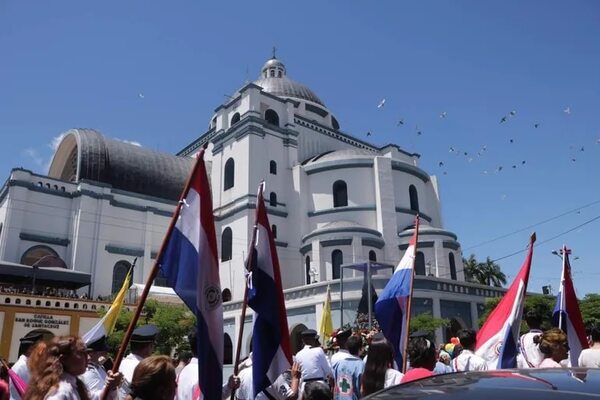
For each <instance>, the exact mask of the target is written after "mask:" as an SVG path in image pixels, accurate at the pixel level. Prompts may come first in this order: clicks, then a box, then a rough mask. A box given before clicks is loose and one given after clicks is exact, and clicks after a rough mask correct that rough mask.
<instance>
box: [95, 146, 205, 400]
mask: <svg viewBox="0 0 600 400" xmlns="http://www.w3.org/2000/svg"><path fill="white" fill-rule="evenodd" d="M207 145H208V143H206V144H205V145H204V147H203V148H202V149H201V150H200V152H199V153H198V156H197V157H196V162H195V163H194V168H193V169H192V172H191V173H190V176H189V177H188V179H187V182H186V183H185V186H184V189H183V191H182V192H181V196H180V197H179V201H178V202H177V206H176V207H175V211H173V217H172V218H171V222H170V224H169V227H168V228H167V232H166V233H165V236H164V237H163V240H162V243H161V245H160V249H159V251H158V255H157V256H156V260H155V261H154V265H153V266H152V269H151V270H150V274H149V275H148V278H147V279H146V285H145V286H144V290H143V291H142V294H141V296H140V299H139V301H138V305H137V307H136V308H135V313H134V314H133V318H131V322H130V323H129V326H128V327H127V331H126V332H125V336H124V337H123V341H122V342H121V347H119V352H118V353H117V357H116V358H115V360H114V363H113V368H112V372H113V373H117V372H118V371H119V366H120V365H121V361H122V360H123V357H124V355H125V350H126V349H127V345H128V344H129V340H130V339H131V336H132V335H133V330H134V328H135V326H136V324H137V321H138V320H139V318H140V315H141V313H142V308H143V306H144V303H145V302H146V298H147V297H148V293H149V292H150V286H152V283H153V282H154V278H156V274H157V273H158V262H159V260H160V257H161V256H162V253H163V252H164V250H165V247H166V246H167V242H168V239H169V237H170V235H171V232H172V231H173V229H174V228H175V224H176V223H177V219H178V218H179V213H180V212H181V204H182V203H183V200H184V199H185V197H186V196H187V194H188V192H189V190H190V186H191V184H192V179H193V177H194V172H195V171H196V169H197V166H198V164H199V163H201V162H204V151H205V150H206V147H207ZM132 280H133V277H132ZM107 396H108V392H107V391H106V390H103V391H102V394H101V395H100V399H101V400H106V398H107Z"/></svg>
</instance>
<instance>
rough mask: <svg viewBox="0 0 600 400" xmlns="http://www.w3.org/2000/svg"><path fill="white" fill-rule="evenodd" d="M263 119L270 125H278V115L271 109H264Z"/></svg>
mask: <svg viewBox="0 0 600 400" xmlns="http://www.w3.org/2000/svg"><path fill="white" fill-rule="evenodd" d="M265 120H266V121H267V122H268V123H270V124H272V125H276V126H279V115H277V113H276V112H275V111H273V110H271V109H268V110H267V111H265Z"/></svg>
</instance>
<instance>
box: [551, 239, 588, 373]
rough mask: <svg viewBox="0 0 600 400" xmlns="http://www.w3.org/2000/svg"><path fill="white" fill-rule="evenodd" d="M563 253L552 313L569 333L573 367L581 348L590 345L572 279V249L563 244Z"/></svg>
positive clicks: (554, 320)
mask: <svg viewBox="0 0 600 400" xmlns="http://www.w3.org/2000/svg"><path fill="white" fill-rule="evenodd" d="M561 253H562V256H563V269H562V276H561V279H560V289H559V291H558V296H556V306H555V307H554V313H553V314H552V322H553V325H554V326H556V327H558V328H560V329H562V330H563V331H564V332H565V333H566V334H567V340H568V342H569V361H570V362H571V366H572V367H578V366H579V354H581V350H583V349H587V348H588V347H589V346H588V342H587V338H586V336H585V325H584V324H583V318H582V317H581V311H580V310H579V303H578V302H577V296H576V295H575V287H574V286H573V280H572V279H571V263H570V262H569V254H570V253H571V250H569V249H567V248H566V247H565V246H563V248H562V249H561Z"/></svg>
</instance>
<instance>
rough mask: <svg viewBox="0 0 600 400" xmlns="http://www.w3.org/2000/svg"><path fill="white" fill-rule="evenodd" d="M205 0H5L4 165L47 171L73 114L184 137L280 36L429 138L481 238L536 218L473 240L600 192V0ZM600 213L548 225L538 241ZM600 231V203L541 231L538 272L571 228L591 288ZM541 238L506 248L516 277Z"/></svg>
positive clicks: (344, 92)
mask: <svg viewBox="0 0 600 400" xmlns="http://www.w3.org/2000/svg"><path fill="white" fill-rule="evenodd" d="M205 3H207V2H198V1H178V2H168V3H167V2H156V1H128V2H119V1H103V2H81V1H53V2H35V3H34V2H21V1H14V0H13V1H2V2H0V135H1V138H2V143H3V146H2V150H1V153H0V171H3V172H2V173H4V174H5V176H8V173H9V171H10V169H11V168H13V167H18V166H22V167H25V168H29V169H32V170H34V171H36V172H44V173H45V172H46V167H47V165H48V161H49V158H50V156H51V154H52V148H51V144H52V141H53V139H54V138H55V137H57V136H58V135H60V134H61V133H62V132H64V131H66V130H68V129H70V128H74V127H88V128H94V129H97V130H100V131H101V132H103V133H104V134H105V135H107V136H110V137H115V138H120V139H126V140H131V141H137V142H139V143H141V144H142V145H144V146H146V147H149V148H153V149H156V150H160V151H165V152H176V151H178V150H179V149H181V148H182V147H183V146H185V145H186V144H187V143H189V142H191V141H192V140H194V139H195V138H196V137H198V136H199V135H200V134H202V133H203V132H204V131H205V130H206V127H207V125H208V122H209V120H210V117H211V115H212V112H213V110H214V108H215V107H217V106H218V105H219V104H221V103H222V102H223V101H224V100H225V99H226V98H225V95H227V94H231V93H233V92H234V91H235V90H236V89H237V88H239V87H240V86H242V85H243V83H244V82H245V81H246V80H253V79H255V78H256V77H257V76H258V72H259V69H260V67H261V66H262V64H263V62H264V61H265V60H266V59H267V58H268V57H269V56H270V54H271V47H272V46H276V47H277V48H278V49H279V50H278V56H279V58H280V59H282V61H283V62H284V63H285V64H286V66H287V69H288V75H289V76H290V77H291V78H292V79H295V80H298V81H300V82H302V83H304V84H306V85H308V86H309V87H311V88H312V89H313V90H314V91H315V92H316V93H317V94H318V95H319V97H320V98H321V99H322V100H323V101H324V102H325V104H326V105H327V106H328V107H329V108H330V109H331V110H332V111H333V112H334V113H335V114H336V116H337V119H338V120H339V121H340V124H341V126H342V130H343V131H345V132H347V133H350V134H352V135H354V136H357V137H359V138H362V139H366V136H365V135H366V132H372V136H370V137H369V139H370V140H371V141H372V142H373V143H375V144H378V145H383V144H386V143H390V142H392V143H396V144H398V145H400V146H401V147H402V148H404V149H406V150H408V151H415V152H418V153H420V154H421V155H422V157H421V164H420V165H421V167H423V168H424V169H425V170H427V171H428V172H429V173H431V174H434V175H437V176H438V178H439V184H440V190H441V197H442V202H443V215H444V225H445V227H446V228H447V229H449V230H451V231H454V232H456V233H457V234H458V236H459V240H460V241H461V243H462V246H463V252H464V254H465V255H468V254H470V253H471V252H472V253H474V254H475V255H476V256H477V257H478V258H485V257H486V256H490V257H491V258H493V259H496V258H500V257H503V256H506V255H508V254H511V253H513V252H515V251H518V250H521V249H524V247H525V245H526V244H527V241H528V236H529V232H530V231H531V230H533V228H532V229H526V230H524V231H522V232H519V233H516V234H513V235H510V236H508V237H506V238H504V239H502V240H497V241H495V242H492V243H488V244H485V245H481V246H478V247H475V248H472V246H474V245H477V244H479V243H481V242H483V241H486V240H487V239H493V238H496V237H498V236H501V235H504V234H507V233H510V232H514V231H517V230H519V229H521V228H524V227H527V226H530V225H532V224H536V223H537V222H539V221H543V220H546V219H549V218H552V217H555V216H558V215H560V214H563V213H565V212H566V211H569V210H574V209H578V208H580V207H581V206H584V205H587V204H590V203H594V202H596V201H598V200H600V185H599V183H600V180H599V179H598V171H600V144H597V143H598V141H599V140H600V112H598V111H599V106H600V73H599V72H598V71H600V40H598V38H600V24H599V23H598V22H599V21H600V3H598V2H595V1H570V2H567V1H528V2H523V1H501V2H495V3H491V2H481V1H452V2H448V1H437V2H431V1H403V2H400V1H380V2H366V1H360V2H359V1H344V2H342V1H339V2H333V1H304V2H272V1H270V2H266V1H252V2H231V1H230V2H215V3H216V4H205ZM140 95H141V96H140ZM142 97H143V98H142ZM384 98H385V99H386V104H385V107H383V108H381V109H378V108H377V104H378V103H379V102H380V101H381V100H382V99H384ZM567 107H569V109H570V111H571V112H570V114H569V113H566V112H564V111H563V110H565V109H567ZM511 111H516V114H515V115H514V116H510V112H511ZM442 112H445V113H447V114H446V117H445V118H440V114H441V113H442ZM505 115H508V116H509V117H508V118H507V122H505V123H502V124H501V123H500V120H501V118H502V117H503V116H505ZM400 119H403V121H404V125H400V126H398V121H399V120H400ZM534 124H539V127H538V128H535V127H534ZM417 131H421V135H418V134H417ZM511 139H512V143H511ZM483 146H486V147H485V148H486V150H485V151H483V150H482V149H483ZM450 147H452V148H454V149H455V151H454V152H450V151H449V150H450ZM582 147H583V151H581V148H582ZM464 152H467V156H465V155H464ZM478 152H480V153H481V155H480V156H478V155H477V153H478ZM470 158H472V160H470V161H469V159H470ZM573 159H574V160H575V161H572V160H573ZM523 161H525V164H523V163H522V162H523ZM440 162H443V163H444V165H443V167H440V166H439V163H440ZM513 165H515V166H516V168H513V167H512V166H513ZM500 166H502V167H503V168H502V170H501V171H499V172H496V171H497V170H498V168H499V167H500ZM484 171H487V173H485V172H484ZM444 173H445V174H444ZM598 216H600V202H598V203H595V204H593V205H590V206H588V207H585V208H583V209H580V210H578V211H573V212H571V213H567V214H566V215H564V216H562V217H558V218H556V219H554V220H552V221H550V222H547V223H545V224H542V225H539V226H536V227H535V230H537V233H538V242H542V241H544V240H548V239H550V238H552V237H554V236H557V235H559V234H561V233H563V232H565V231H568V230H570V229H572V228H574V227H577V226H578V225H580V224H584V223H586V222H587V221H590V220H592V219H593V218H595V217H598ZM599 238H600V219H599V220H593V221H592V222H590V223H588V224H586V225H584V226H582V227H580V228H577V229H574V230H573V231H572V232H570V233H568V234H565V235H562V236H560V237H558V238H557V239H554V240H551V241H549V242H547V243H544V244H541V245H540V246H539V247H537V248H536V250H535V252H534V261H533V269H532V275H531V281H530V290H532V291H541V286H542V285H548V284H550V285H552V286H553V287H554V288H557V287H558V281H559V276H560V268H561V263H560V260H559V259H558V258H556V257H555V256H553V255H552V254H551V251H552V250H553V249H557V248H559V247H560V246H561V245H562V244H563V243H566V244H567V245H569V246H570V247H572V248H573V251H574V255H575V256H578V257H579V259H578V260H574V261H573V262H572V265H573V270H574V280H575V285H576V288H577V290H578V294H579V295H583V294H585V293H591V292H597V291H598V290H597V287H596V283H595V282H598V279H599V278H600V265H599V264H600V263H599V262H598V261H597V260H598V243H599V242H598V240H599ZM524 256H525V254H524V253H521V254H518V255H516V256H512V257H508V258H505V259H502V260H500V261H499V263H500V265H501V266H502V268H503V270H504V271H505V272H506V273H507V274H508V275H509V277H510V278H512V277H514V275H515V274H516V272H517V270H518V269H519V267H520V266H521V263H522V262H523V259H524Z"/></svg>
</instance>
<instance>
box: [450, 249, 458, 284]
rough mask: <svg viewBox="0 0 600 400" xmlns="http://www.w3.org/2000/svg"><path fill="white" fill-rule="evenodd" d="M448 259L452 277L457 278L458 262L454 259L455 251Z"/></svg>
mask: <svg viewBox="0 0 600 400" xmlns="http://www.w3.org/2000/svg"><path fill="white" fill-rule="evenodd" d="M448 261H449V262H450V279H452V280H453V281H455V280H456V262H455V261H454V253H450V254H449V255H448Z"/></svg>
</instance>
